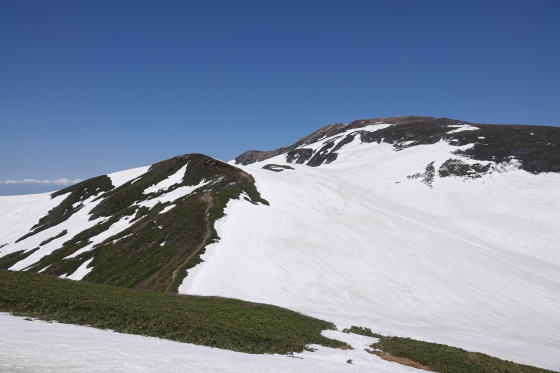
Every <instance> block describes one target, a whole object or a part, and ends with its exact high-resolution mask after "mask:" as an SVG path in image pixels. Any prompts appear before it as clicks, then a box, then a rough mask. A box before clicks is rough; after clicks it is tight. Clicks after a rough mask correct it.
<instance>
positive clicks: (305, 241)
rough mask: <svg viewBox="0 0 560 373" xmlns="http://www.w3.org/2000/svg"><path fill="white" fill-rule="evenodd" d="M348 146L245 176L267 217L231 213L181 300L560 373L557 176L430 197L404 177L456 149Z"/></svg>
mask: <svg viewBox="0 0 560 373" xmlns="http://www.w3.org/2000/svg"><path fill="white" fill-rule="evenodd" d="M350 145H351V146H350V147H348V148H346V147H345V148H343V149H342V150H341V151H340V155H339V158H338V159H337V161H335V162H333V163H331V164H329V165H324V166H321V167H319V168H311V167H308V166H302V165H294V164H291V165H290V166H292V167H294V168H295V170H293V171H292V170H286V171H283V172H280V173H275V172H270V171H268V170H263V169H262V168H261V167H262V166H263V165H265V164H269V163H275V164H282V163H284V162H285V161H284V159H283V157H284V156H278V157H275V158H271V159H268V160H266V161H263V162H261V163H256V164H253V165H250V166H245V167H241V168H242V169H243V170H245V171H247V172H249V173H251V174H252V175H253V176H254V177H255V180H256V182H257V187H258V189H259V191H260V192H261V195H262V196H263V198H265V199H267V200H268V201H269V202H270V207H267V206H255V205H252V204H250V203H246V202H244V201H233V202H231V203H230V206H228V209H227V216H226V217H225V218H224V219H223V220H222V221H220V224H219V226H218V235H219V236H220V237H221V240H220V241H219V242H218V243H216V244H213V245H211V246H209V247H208V248H207V251H206V254H204V256H203V260H204V262H203V263H202V264H200V265H199V266H197V267H195V268H194V269H193V270H191V274H190V275H189V277H187V279H186V280H185V281H184V283H183V284H182V286H181V288H180V291H181V292H184V293H187V294H201V295H220V296H227V297H234V298H240V299H244V300H251V301H257V302H263V303H269V304H276V305H279V306H282V307H286V308H289V309H294V310H296V311H299V312H303V313H305V314H309V315H312V316H315V317H318V318H321V319H324V320H328V321H333V322H335V323H336V324H337V325H338V326H339V327H347V326H350V325H357V326H364V327H370V328H371V329H372V330H374V331H376V332H379V333H381V334H389V335H402V336H408V337H413V338H417V339H423V340H428V341H433V342H438V343H445V344H449V345H453V346H457V347H462V348H465V349H468V350H471V351H479V352H483V353H487V354H490V355H493V356H496V357H500V358H503V359H507V360H512V361H516V362H520V363H525V364H529V365H535V366H540V367H545V368H553V369H558V368H560V358H559V357H558V351H559V350H560V337H559V336H558V335H557V333H556V330H558V329H559V328H560V314H559V313H558V312H557V310H558V309H559V307H560V270H559V266H558V264H559V262H558V256H557V254H556V253H555V251H556V250H553V248H554V246H555V244H557V242H559V241H560V232H558V230H557V229H552V226H553V225H554V222H557V221H558V218H560V215H559V212H558V209H554V204H555V203H557V201H559V200H560V196H559V194H558V190H557V189H558V188H554V186H555V185H558V181H560V178H559V177H558V175H547V174H544V175H538V176H535V175H530V174H527V173H525V172H524V171H519V170H517V171H512V172H510V173H504V174H502V173H495V174H493V175H489V176H485V177H483V178H481V179H475V180H469V181H463V180H461V179H459V178H446V179H440V178H436V180H435V182H434V184H433V185H434V188H433V189H430V188H429V187H428V186H426V185H425V184H423V183H421V182H419V181H417V180H409V179H408V178H407V176H408V175H411V174H414V173H416V172H422V171H423V170H424V169H425V167H426V164H427V163H430V162H432V161H435V165H436V169H437V164H438V163H439V164H441V163H443V162H444V161H445V160H447V159H448V158H451V157H453V155H451V154H450V151H451V150H455V149H457V148H456V147H451V146H450V145H448V144H447V143H438V144H435V145H431V146H417V147H412V148H409V149H405V150H402V151H399V152H395V151H394V150H392V147H391V146H390V145H388V144H383V143H382V144H359V142H357V141H354V142H353V143H352V144H350ZM362 149H363V151H362ZM455 157H456V156H455ZM464 183H470V185H468V188H463V186H464ZM527 187H533V190H531V191H525V188H527ZM461 191H462V192H461ZM551 205H552V207H550V206H551ZM539 213H540V214H541V216H538V215H539ZM532 218H535V220H534V221H533V220H532ZM541 224H542V226H540V225H541ZM539 235H541V236H539ZM496 236H499V237H496ZM513 243H515V244H513Z"/></svg>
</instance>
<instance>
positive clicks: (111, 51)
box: [0, 0, 560, 194]
mask: <svg viewBox="0 0 560 373" xmlns="http://www.w3.org/2000/svg"><path fill="white" fill-rule="evenodd" d="M0 50H1V58H0V128H1V129H2V132H1V136H0V157H1V160H2V161H1V162H0V194H14V193H32V192H33V193H34V192H41V191H45V190H54V189H59V188H60V184H52V183H51V184H49V183H47V182H42V183H41V182H34V181H28V182H26V183H22V182H19V183H10V184H7V183H6V181H8V180H13V181H21V180H24V179H32V180H43V181H52V180H59V179H63V178H67V179H71V180H75V179H87V178H89V177H93V176H97V175H101V174H106V173H109V172H114V171H119V170H123V169H127V168H133V167H138V166H144V165H149V164H152V163H155V162H158V161H161V160H164V159H167V158H170V157H173V156H176V155H180V154H185V153H193V152H198V153H204V154H207V155H210V156H213V157H216V158H218V159H222V160H229V159H232V158H234V157H235V156H237V155H238V154H240V153H242V152H243V151H245V150H250V149H259V150H269V149H274V148H277V147H280V146H283V145H288V144H291V143H293V142H294V141H296V140H297V139H299V138H300V137H303V136H304V135H307V134H309V133H311V132H313V131H315V130H317V129H318V128H320V127H322V126H324V125H327V124H331V123H335V122H342V123H348V122H350V121H352V120H356V119H364V118H374V117H388V116H400V115H411V114H414V115H429V116H435V117H449V118H456V119H461V120H466V121H471V122H479V123H521V124H531V125H555V126H559V125H560V89H559V88H558V87H560V68H558V64H559V62H558V61H560V1H558V0H548V1H547V0H538V1H535V0H527V1H518V0H503V1H493V0H485V1H431V0H378V1H375V0H369V1H358V0H344V1H343V0H336V1H335V0H316V1H310V0H297V1H292V0H277V1H271V0H269V1H263V0H235V1H232V0H182V1H159V0H158V1H156V0H153V1H152V0H151V1H145V0H130V1H128V0H127V1H125V0H111V1H109V0H95V1H89V0H80V1H75V0H70V1H59V0H49V1H43V0H41V1H35V0H26V1H19V0H0Z"/></svg>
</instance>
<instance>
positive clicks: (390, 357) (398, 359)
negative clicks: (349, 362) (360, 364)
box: [365, 348, 432, 372]
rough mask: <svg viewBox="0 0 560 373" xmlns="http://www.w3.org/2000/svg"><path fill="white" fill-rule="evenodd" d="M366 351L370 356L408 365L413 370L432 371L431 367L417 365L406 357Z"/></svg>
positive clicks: (377, 351)
mask: <svg viewBox="0 0 560 373" xmlns="http://www.w3.org/2000/svg"><path fill="white" fill-rule="evenodd" d="M365 350H366V351H367V352H369V353H370V354H373V355H377V356H379V357H380V358H382V359H383V360H387V361H393V362H395V363H399V364H401V365H406V366H408V367H413V368H416V369H422V370H427V371H429V372H431V371H432V370H431V369H430V368H429V367H427V366H425V365H422V364H420V363H417V362H416V361H412V360H410V359H407V358H406V357H398V356H393V355H390V354H388V353H385V352H383V351H379V350H368V349H367V348H366V349H365Z"/></svg>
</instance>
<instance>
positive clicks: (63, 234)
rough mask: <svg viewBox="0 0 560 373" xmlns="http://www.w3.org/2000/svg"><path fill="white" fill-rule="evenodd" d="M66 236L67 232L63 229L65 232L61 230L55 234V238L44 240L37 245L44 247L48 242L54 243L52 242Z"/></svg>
mask: <svg viewBox="0 0 560 373" xmlns="http://www.w3.org/2000/svg"><path fill="white" fill-rule="evenodd" d="M67 234H68V231H67V230H66V229H65V230H63V231H62V232H60V233H59V234H57V235H56V236H54V237H51V238H48V239H46V240H44V241H43V242H41V243H40V244H39V246H44V245H46V244H48V243H49V242H51V241H54V240H56V239H57V238H60V237H62V236H65V235H67Z"/></svg>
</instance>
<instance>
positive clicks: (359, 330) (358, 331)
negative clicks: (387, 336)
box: [342, 326, 383, 338]
mask: <svg viewBox="0 0 560 373" xmlns="http://www.w3.org/2000/svg"><path fill="white" fill-rule="evenodd" d="M342 332H343V333H353V334H358V335H365V336H366V337H373V338H382V337H383V336H382V335H381V334H377V333H374V332H372V331H371V329H370V328H362V327H361V326H351V327H350V328H346V329H343V330H342Z"/></svg>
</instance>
